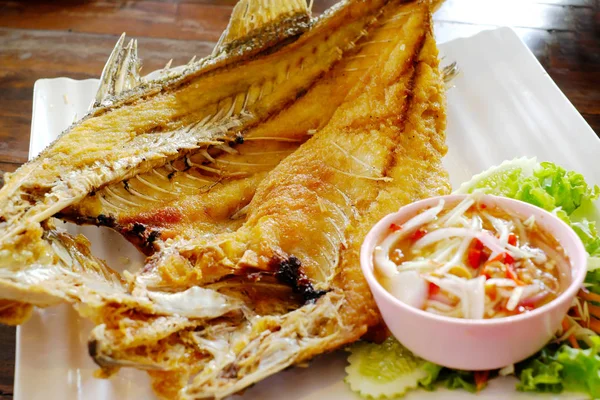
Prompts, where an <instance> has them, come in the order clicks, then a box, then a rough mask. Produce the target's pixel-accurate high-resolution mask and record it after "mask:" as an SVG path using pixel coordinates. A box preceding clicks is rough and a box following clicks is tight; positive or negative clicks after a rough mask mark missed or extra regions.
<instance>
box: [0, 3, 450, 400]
mask: <svg viewBox="0 0 600 400" xmlns="http://www.w3.org/2000/svg"><path fill="white" fill-rule="evenodd" d="M257 4H259V3H255V2H252V1H250V0H244V2H242V3H239V4H238V6H236V10H235V11H234V14H233V18H232V21H231V22H230V25H229V27H228V30H227V31H226V32H225V33H224V34H223V36H222V37H221V40H220V42H219V44H218V46H217V47H216V49H215V52H214V53H213V55H212V56H211V57H209V58H208V59H205V60H201V61H199V62H197V63H192V64H191V65H190V66H188V67H187V69H184V70H182V71H181V70H177V71H171V72H166V73H163V74H161V75H159V77H158V78H155V80H152V81H144V80H142V79H141V78H140V77H139V76H138V75H136V74H137V71H138V68H139V63H138V60H137V56H136V44H135V42H130V43H129V44H128V45H127V46H125V45H124V39H121V40H120V41H119V43H118V45H117V47H116V49H115V52H114V53H113V56H112V57H111V60H109V63H108V64H107V67H106V68H105V71H104V73H103V80H102V85H101V86H100V90H99V93H98V96H97V99H96V107H95V108H94V109H93V110H92V111H91V113H90V115H88V116H87V117H85V118H84V119H83V120H82V121H81V122H80V123H78V124H75V125H74V126H73V127H71V128H70V129H69V130H67V131H66V132H65V133H63V134H62V135H61V137H60V138H59V139H58V140H57V141H56V142H55V143H54V144H52V145H51V146H50V147H49V148H48V149H47V150H46V151H45V152H44V153H42V155H40V157H38V158H37V159H35V160H33V161H32V162H30V163H29V164H26V165H25V166H24V167H22V168H21V169H20V170H18V171H17V172H15V174H13V175H12V176H10V177H9V179H8V181H7V185H6V186H5V187H4V188H2V189H1V190H0V215H1V216H2V217H1V219H0V221H1V222H0V228H1V229H2V230H1V231H0V298H2V301H1V302H0V321H2V322H5V323H20V322H22V321H24V320H25V319H26V318H27V313H28V312H29V311H30V310H31V307H32V305H36V306H41V307H45V306H49V305H52V304H56V303H58V302H68V303H71V304H73V306H74V307H75V308H76V310H77V311H78V312H79V313H80V314H81V315H82V316H84V317H87V318H90V319H91V320H92V321H93V322H94V323H95V324H96V327H95V328H94V329H93V331H92V334H91V337H90V340H89V353H90V355H91V356H92V357H93V359H94V361H95V362H96V363H97V364H98V365H99V366H100V367H101V372H100V375H101V376H109V375H111V374H113V373H116V372H117V371H118V369H119V368H121V367H134V368H140V369H144V370H147V371H148V373H149V374H150V376H151V378H152V382H153V388H154V390H155V392H156V393H157V395H158V396H159V397H161V398H179V399H200V398H222V397H225V396H228V395H231V394H234V393H237V392H239V391H241V390H243V389H244V388H246V387H248V386H249V385H252V384H254V383H256V382H258V381H260V380H261V379H263V378H265V377H267V376H269V375H272V374H274V373H276V372H278V371H280V370H282V369H284V368H286V367H288V366H290V365H293V364H296V363H300V362H303V361H306V360H308V359H311V358H312V357H314V356H316V355H318V354H322V353H324V352H328V351H332V350H335V349H337V348H339V347H341V346H343V345H345V344H348V343H351V342H353V341H355V340H357V339H358V338H360V337H361V336H362V335H364V334H365V332H366V331H367V330H368V329H369V328H370V327H373V326H375V325H376V324H378V323H379V322H380V318H379V314H378V312H377V309H376V306H375V304H374V301H373V299H372V297H371V294H370V292H369V289H368V286H367V284H366V282H365V281H364V278H363V277H362V273H361V271H360V266H359V261H358V253H359V248H360V245H361V242H362V240H363V238H364V236H365V235H366V233H367V232H368V230H369V229H370V227H371V226H372V225H373V224H374V223H375V222H376V221H377V220H378V219H380V218H381V217H383V216H384V215H386V214H387V213H389V212H392V211H395V210H396V209H397V208H398V207H400V206H402V205H404V204H407V203H409V202H412V201H415V200H418V199H421V198H424V197H429V196H432V195H438V194H445V193H448V192H449V190H450V186H449V183H448V177H447V174H446V172H445V171H444V169H443V167H442V164H441V158H442V157H443V155H444V154H445V152H446V147H445V144H444V130H445V106H444V83H443V77H442V74H441V72H440V71H439V61H438V57H437V49H436V46H435V41H434V39H433V33H432V27H431V10H432V2H429V1H425V0H421V1H409V2H406V1H400V0H389V1H384V0H348V1H346V2H344V3H341V4H340V5H338V6H336V7H334V9H333V10H331V11H329V12H327V13H326V14H325V15H324V16H323V17H321V18H320V19H319V20H317V21H316V22H311V23H309V22H307V21H308V20H307V18H306V15H307V14H306V7H305V4H303V3H302V4H301V3H297V2H290V3H287V2H281V5H280V12H279V13H274V14H273V15H271V14H269V13H264V14H261V15H260V16H259V17H258V20H259V22H261V23H260V24H259V26H258V27H257V26H251V25H248V24H247V21H246V20H245V15H246V13H247V12H248V10H253V9H254V8H253V7H256V5H257ZM259 6H260V4H259ZM259 9H261V8H260V7H259ZM309 25H310V26H309ZM301 31H303V32H304V33H303V34H301V35H300V36H298V34H299V32H301ZM263 37H264V39H262V38H263ZM52 216H59V217H62V218H66V219H69V220H71V221H75V222H79V223H92V224H97V225H107V226H110V227H112V228H114V229H117V230H118V231H120V232H121V233H122V234H124V235H125V237H127V238H128V239H129V240H130V241H132V242H133V243H134V244H136V245H137V246H138V248H140V249H141V250H142V251H144V252H145V253H146V254H149V255H150V257H149V258H148V259H147V262H146V265H145V266H144V267H143V268H142V269H141V270H140V271H138V272H137V273H134V274H132V273H126V274H124V275H119V274H118V273H116V272H114V271H113V270H111V269H110V268H109V266H107V265H106V264H105V263H104V262H103V261H102V260H99V259H97V258H95V257H94V256H93V255H92V254H91V252H90V250H89V243H88V242H87V240H86V239H85V238H84V237H82V236H77V237H72V236H71V235H69V234H67V233H64V232H62V231H61V230H60V229H57V228H56V227H55V226H54V225H55V224H54V220H53V218H50V217H52Z"/></svg>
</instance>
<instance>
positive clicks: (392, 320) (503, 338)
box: [360, 194, 587, 371]
mask: <svg viewBox="0 0 600 400" xmlns="http://www.w3.org/2000/svg"><path fill="white" fill-rule="evenodd" d="M466 196H467V195H458V194H457V195H449V196H440V197H432V198H429V199H425V200H421V201H418V202H415V203H412V204H409V205H407V206H405V207H402V208H401V209H400V210H399V211H398V212H395V213H393V214H390V215H388V216H386V217H385V218H383V219H382V220H381V221H379V222H378V223H377V224H375V226H374V227H373V228H372V229H371V231H370V232H369V233H368V234H367V236H366V238H365V241H364V242H363V245H362V247H361V254H360V262H361V267H362V270H363V274H364V275H365V278H366V279H367V282H368V284H369V287H370V288H371V292H372V293H373V296H374V298H375V301H376V302H377V306H378V307H379V311H380V312H381V315H382V316H383V319H384V321H385V323H386V324H387V326H388V328H389V329H390V331H391V332H392V334H393V335H394V336H395V337H396V339H398V341H399V342H400V343H402V344H403V345H404V346H405V347H406V348H408V349H409V350H410V351H412V352H413V353H414V354H416V355H418V356H420V357H422V358H424V359H426V360H429V361H432V362H434V363H436V364H439V365H443V366H445V367H449V368H456V369H464V370H472V371H477V370H489V369H496V368H502V367H505V366H507V365H510V364H513V363H515V362H518V361H521V360H523V359H525V358H527V357H529V356H530V355H532V354H534V353H535V352H536V351H538V350H540V349H541V348H542V347H544V346H545V345H546V344H547V343H548V341H550V340H551V339H552V337H553V335H554V333H555V332H556V331H557V330H558V329H559V327H560V325H561V322H562V320H563V318H564V316H565V314H566V313H567V311H568V309H569V308H570V306H571V304H572V302H573V298H574V297H575V295H576V294H577V291H578V290H579V288H580V287H581V285H582V283H583V280H584V278H585V274H586V268H587V265H586V264H587V254H586V252H585V249H584V247H583V243H581V240H580V239H579V237H577V235H576V234H575V232H574V231H573V230H572V229H571V228H570V227H569V226H568V225H567V224H565V223H564V222H563V221H561V220H560V219H559V218H557V217H556V216H554V215H553V214H550V213H549V212H547V211H545V210H543V209H541V208H539V207H536V206H533V205H531V204H528V203H524V202H522V201H518V200H513V199H509V198H505V197H496V196H491V195H485V196H483V197H482V198H481V202H482V203H484V204H486V205H488V206H490V207H493V206H496V205H497V206H498V207H501V208H503V209H505V210H510V211H512V212H513V213H516V214H517V215H520V216H522V217H523V219H526V218H528V217H529V216H530V215H534V216H535V219H536V223H537V224H538V226H539V227H541V228H542V229H543V230H545V231H546V232H551V233H552V234H553V236H554V237H555V238H556V240H557V241H558V242H559V243H560V244H561V245H562V247H563V248H564V250H565V252H566V254H567V256H568V257H569V261H570V266H571V283H570V285H569V286H568V287H567V289H566V290H565V291H564V292H563V293H562V294H560V295H559V296H558V297H557V298H556V299H554V300H553V301H551V302H550V303H548V304H545V305H544V306H542V307H540V308H537V309H535V310H532V311H529V312H527V313H524V314H520V315H515V316H511V317H506V318H497V319H487V320H468V319H461V318H451V317H445V316H439V315H435V314H432V313H428V312H425V311H423V310H420V309H417V308H414V307H411V306H409V305H407V304H405V303H403V302H401V301H400V300H398V299H396V298H395V297H394V296H392V295H391V294H390V293H389V292H388V291H386V290H385V289H384V288H383V287H382V286H381V285H380V283H379V282H378V281H377V279H376V278H375V276H374V275H373V257H372V255H373V250H374V248H375V246H376V245H377V244H379V243H380V242H381V240H382V239H383V238H384V237H385V236H386V235H387V234H389V226H390V224H392V223H396V224H399V225H400V224H402V223H404V222H406V221H407V220H408V219H410V218H411V217H413V216H415V215H416V214H418V213H419V212H420V211H422V210H423V209H424V208H427V207H433V206H436V205H437V204H438V203H439V201H440V199H444V200H445V202H446V206H448V205H453V204H456V203H457V202H459V201H461V200H462V199H464V198H465V197H466Z"/></svg>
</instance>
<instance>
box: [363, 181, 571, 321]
mask: <svg viewBox="0 0 600 400" xmlns="http://www.w3.org/2000/svg"><path fill="white" fill-rule="evenodd" d="M479 198H480V195H478V194H477V193H475V194H473V195H470V196H468V197H466V198H465V199H464V200H463V201H461V202H460V203H457V204H453V205H446V204H444V201H443V200H441V201H440V203H438V205H437V206H435V207H432V208H428V209H424V210H423V211H421V212H420V213H419V214H417V215H416V216H414V217H413V218H411V219H410V220H408V221H406V222H405V223H403V224H402V225H401V226H400V225H396V224H391V225H390V227H389V234H388V235H387V236H386V237H385V238H384V239H383V240H382V241H381V242H380V243H379V245H378V246H376V247H375V249H374V252H373V264H374V266H375V268H374V272H375V277H376V278H377V280H378V281H379V282H380V283H381V284H382V286H383V287H384V288H385V289H386V290H387V291H388V292H390V293H391V294H392V295H393V296H395V297H396V298H398V299H399V300H401V301H403V302H405V303H407V304H409V305H411V306H414V307H417V308H421V309H423V310H425V311H427V312H431V313H435V314H439V315H444V316H448V317H456V318H468V319H487V318H501V317H507V316H511V315H516V314H520V313H524V312H527V311H530V310H533V309H535V308H537V307H540V306H542V305H544V304H546V303H548V302H550V301H552V300H553V299H555V298H556V297H557V296H558V295H559V294H560V293H561V292H563V291H564V290H565V289H566V288H567V287H568V286H569V283H570V273H569V272H570V271H569V265H570V264H569V260H568V257H567V255H566V254H565V251H564V249H563V248H562V247H561V246H560V244H559V243H558V242H557V241H556V240H555V239H554V238H553V237H552V236H551V235H550V234H549V233H548V232H545V231H543V230H542V229H541V228H539V227H538V225H537V224H536V221H535V218H534V217H533V216H531V217H529V218H527V219H523V217H521V216H518V215H515V214H511V213H509V212H507V211H506V210H503V209H500V208H499V207H496V206H494V207H488V206H486V204H483V203H481V202H480V201H479Z"/></svg>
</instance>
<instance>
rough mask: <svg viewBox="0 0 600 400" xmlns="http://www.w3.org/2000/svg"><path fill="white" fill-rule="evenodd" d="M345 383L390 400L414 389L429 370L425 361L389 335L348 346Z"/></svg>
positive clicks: (368, 396)
mask: <svg viewBox="0 0 600 400" xmlns="http://www.w3.org/2000/svg"><path fill="white" fill-rule="evenodd" d="M349 351H350V355H349V356H348V363H349V365H348V366H347V367H346V379H345V381H346V383H347V384H348V385H350V389H352V390H353V391H354V392H357V393H358V394H360V395H361V396H362V397H365V398H370V399H390V398H396V397H400V396H402V395H404V394H405V393H406V392H407V391H409V390H411V389H415V388H416V387H417V386H418V385H419V380H420V379H423V378H425V377H426V376H427V375H428V372H427V371H426V370H425V369H423V368H422V367H423V365H424V364H425V361H424V360H423V359H421V358H419V357H417V356H415V355H414V354H412V353H411V352H410V351H408V349H406V348H405V347H404V346H402V345H401V344H400V343H398V341H397V340H395V339H394V338H388V339H386V341H385V342H383V343H382V344H379V345H378V344H374V343H366V342H358V343H355V344H354V345H352V346H351V347H350V348H349Z"/></svg>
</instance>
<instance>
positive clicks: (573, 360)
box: [555, 336, 600, 399]
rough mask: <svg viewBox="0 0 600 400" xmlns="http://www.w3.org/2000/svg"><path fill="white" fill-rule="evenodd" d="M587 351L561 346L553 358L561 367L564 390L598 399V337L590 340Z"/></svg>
mask: <svg viewBox="0 0 600 400" xmlns="http://www.w3.org/2000/svg"><path fill="white" fill-rule="evenodd" d="M591 341H592V342H593V344H592V347H590V348H589V349H574V348H572V347H569V346H566V345H564V346H562V347H561V348H560V350H559V351H558V353H557V354H556V356H555V358H556V361H557V362H558V363H560V364H561V365H562V367H563V369H562V371H561V377H562V380H563V386H564V389H565V390H567V391H572V392H585V393H588V394H589V395H590V396H591V397H592V398H594V399H598V398H600V356H598V350H599V348H600V337H598V336H594V337H592V338H591Z"/></svg>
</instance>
